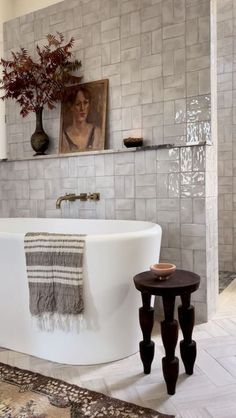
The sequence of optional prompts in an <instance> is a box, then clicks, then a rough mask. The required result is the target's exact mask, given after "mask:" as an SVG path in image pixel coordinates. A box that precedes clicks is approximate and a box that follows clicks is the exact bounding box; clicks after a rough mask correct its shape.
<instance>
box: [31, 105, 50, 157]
mask: <svg viewBox="0 0 236 418" xmlns="http://www.w3.org/2000/svg"><path fill="white" fill-rule="evenodd" d="M42 115H43V108H42V107H40V109H39V110H37V111H36V129H35V132H34V133H33V134H32V135H31V146H32V148H33V150H34V151H35V153H36V154H34V156H36V155H44V154H45V151H46V150H47V149H48V145H49V138H48V135H47V134H46V132H44V129H43V120H42Z"/></svg>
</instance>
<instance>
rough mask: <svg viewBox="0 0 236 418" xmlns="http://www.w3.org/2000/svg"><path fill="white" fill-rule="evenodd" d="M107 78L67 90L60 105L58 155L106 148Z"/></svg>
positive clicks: (70, 87)
mask: <svg viewBox="0 0 236 418" xmlns="http://www.w3.org/2000/svg"><path fill="white" fill-rule="evenodd" d="M108 83H109V80H108V79H103V80H96V81H90V82H86V83H79V84H76V85H73V86H69V87H67V88H66V93H65V96H64V99H63V100H62V102H61V116H60V135H59V154H67V153H74V152H85V151H99V150H104V149H105V144H106V123H107V105H108V103H107V101H108Z"/></svg>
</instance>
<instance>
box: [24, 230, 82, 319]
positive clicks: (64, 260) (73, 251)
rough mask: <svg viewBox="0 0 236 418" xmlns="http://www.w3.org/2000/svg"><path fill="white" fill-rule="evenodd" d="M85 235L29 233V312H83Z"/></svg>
mask: <svg viewBox="0 0 236 418" xmlns="http://www.w3.org/2000/svg"><path fill="white" fill-rule="evenodd" d="M84 237H85V235H70V234H51V233H47V232H40V233H35V232H29V233H27V234H26V235H25V238H24V248H25V257H26V267H27V276H28V285H29V304H30V312H31V314H32V315H33V316H37V317H42V316H43V315H44V314H48V313H49V314H50V315H51V314H53V313H57V314H60V315H61V314H62V315H76V314H80V313H81V312H82V311H83V309H84V302H83V293H82V291H83V275H82V274H83V253H84V244H85V238H84Z"/></svg>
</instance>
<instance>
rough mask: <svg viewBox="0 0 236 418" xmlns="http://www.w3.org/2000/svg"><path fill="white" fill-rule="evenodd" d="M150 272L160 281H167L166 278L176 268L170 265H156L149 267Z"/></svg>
mask: <svg viewBox="0 0 236 418" xmlns="http://www.w3.org/2000/svg"><path fill="white" fill-rule="evenodd" d="M150 270H151V271H152V272H153V273H154V274H155V275H156V276H157V277H159V278H160V279H162V278H163V279H165V280H166V279H168V276H170V275H171V274H172V273H174V271H175V270H176V266H175V265H174V264H171V263H157V264H153V265H152V266H151V267H150Z"/></svg>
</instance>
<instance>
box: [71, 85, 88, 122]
mask: <svg viewBox="0 0 236 418" xmlns="http://www.w3.org/2000/svg"><path fill="white" fill-rule="evenodd" d="M73 113H74V115H75V117H76V119H77V121H78V122H84V121H86V119H87V116H88V113H89V99H87V98H86V97H85V95H84V93H83V91H81V90H79V91H78V93H77V95H76V98H75V102H74V104H73Z"/></svg>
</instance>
